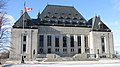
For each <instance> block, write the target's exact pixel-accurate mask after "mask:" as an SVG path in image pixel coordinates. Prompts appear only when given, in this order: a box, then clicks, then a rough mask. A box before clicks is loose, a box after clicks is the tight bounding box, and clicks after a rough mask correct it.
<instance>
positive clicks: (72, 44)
mask: <svg viewBox="0 0 120 67" xmlns="http://www.w3.org/2000/svg"><path fill="white" fill-rule="evenodd" d="M70 46H71V47H74V36H70Z"/></svg>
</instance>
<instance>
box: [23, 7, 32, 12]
mask: <svg viewBox="0 0 120 67" xmlns="http://www.w3.org/2000/svg"><path fill="white" fill-rule="evenodd" d="M24 10H25V12H27V11H31V10H32V8H30V7H25V8H24Z"/></svg>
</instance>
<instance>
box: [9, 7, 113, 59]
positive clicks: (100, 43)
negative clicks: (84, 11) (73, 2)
mask: <svg viewBox="0 0 120 67" xmlns="http://www.w3.org/2000/svg"><path fill="white" fill-rule="evenodd" d="M51 7H55V8H57V9H58V8H59V9H62V8H67V9H68V8H69V9H68V10H70V9H72V10H74V8H73V7H65V6H49V5H48V6H47V7H46V9H45V10H47V9H49V8H51ZM45 10H44V11H43V13H42V14H41V15H40V16H39V14H38V19H37V20H35V19H31V18H30V17H29V15H28V14H27V12H25V13H24V14H23V15H22V16H21V17H23V18H24V19H23V18H20V19H19V20H18V21H16V23H15V24H14V25H13V28H12V30H11V36H12V38H11V47H12V48H13V49H12V50H11V52H10V58H11V59H14V60H15V59H16V60H20V59H21V57H22V56H23V57H24V59H25V60H36V59H38V58H49V59H50V57H51V58H60V57H72V58H73V59H76V58H77V59H82V58H85V59H87V58H102V57H107V58H112V57H113V54H114V44H113V33H112V32H111V30H110V29H109V28H108V27H107V26H106V25H105V24H104V23H103V22H102V21H101V19H100V17H97V16H95V17H93V18H92V19H90V20H89V21H86V20H84V21H77V20H76V22H77V23H78V22H79V23H81V22H82V24H83V25H82V24H66V22H67V21H65V22H64V23H63V24H57V23H51V22H50V23H47V22H48V21H44V23H43V20H41V21H39V19H40V18H42V19H43V16H42V15H44V14H45V13H44V12H46V11H45ZM48 11H49V10H48ZM73 13H74V12H73ZM56 14H57V13H56ZM71 14H72V13H71ZM78 14H79V13H78ZM69 15H70V14H69ZM52 17H53V16H52ZM78 17H79V18H82V16H81V15H80V16H78ZM53 18H54V19H55V17H53ZM68 19H70V18H68ZM83 19H84V18H82V20H83ZM51 20H52V19H51ZM60 20H61V19H60ZM74 20H75V18H74V19H73V21H74ZM52 22H53V21H52ZM56 22H57V21H56ZM70 22H71V20H70ZM85 22H86V23H85ZM22 23H23V24H22ZM71 23H72V22H71Z"/></svg>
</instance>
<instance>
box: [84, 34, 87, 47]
mask: <svg viewBox="0 0 120 67" xmlns="http://www.w3.org/2000/svg"><path fill="white" fill-rule="evenodd" d="M84 38H85V40H84V41H85V48H88V37H87V36H85V37H84Z"/></svg>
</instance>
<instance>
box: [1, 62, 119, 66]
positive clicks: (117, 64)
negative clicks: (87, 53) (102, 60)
mask: <svg viewBox="0 0 120 67" xmlns="http://www.w3.org/2000/svg"><path fill="white" fill-rule="evenodd" d="M3 67H120V63H114V64H16V65H3Z"/></svg>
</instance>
